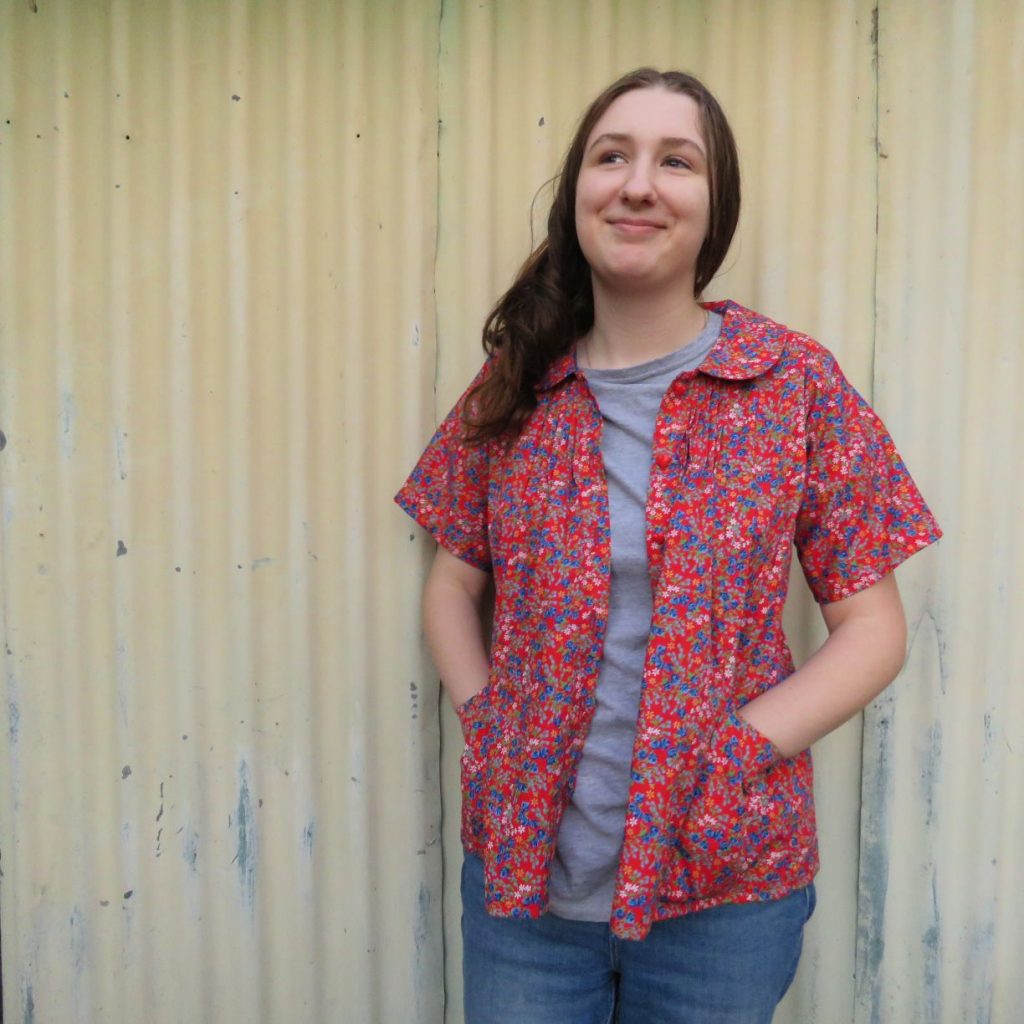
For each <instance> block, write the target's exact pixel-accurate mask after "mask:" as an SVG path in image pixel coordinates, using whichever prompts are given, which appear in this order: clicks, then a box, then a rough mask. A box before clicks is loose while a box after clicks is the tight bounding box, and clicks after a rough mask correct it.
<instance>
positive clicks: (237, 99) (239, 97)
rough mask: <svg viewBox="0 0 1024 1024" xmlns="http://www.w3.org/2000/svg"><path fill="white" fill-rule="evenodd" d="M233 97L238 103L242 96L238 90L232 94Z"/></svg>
mask: <svg viewBox="0 0 1024 1024" xmlns="http://www.w3.org/2000/svg"><path fill="white" fill-rule="evenodd" d="M231 98H232V99H233V100H234V101H235V103H237V102H238V101H239V100H240V99H241V98H242V97H241V96H239V95H238V93H237V92H235V93H232V94H231Z"/></svg>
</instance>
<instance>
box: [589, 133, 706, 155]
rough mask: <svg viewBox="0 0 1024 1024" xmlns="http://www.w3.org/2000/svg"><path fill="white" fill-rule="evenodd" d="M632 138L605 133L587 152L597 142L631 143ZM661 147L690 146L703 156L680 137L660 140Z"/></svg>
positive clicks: (690, 140) (595, 140)
mask: <svg viewBox="0 0 1024 1024" xmlns="http://www.w3.org/2000/svg"><path fill="white" fill-rule="evenodd" d="M632 141H633V136H632V135H627V134H626V133H624V132H605V133H604V134H603V135H598V137H597V138H596V139H594V141H593V142H592V143H591V144H590V145H589V146H588V147H587V151H588V152H589V151H590V150H591V149H593V148H594V147H595V146H596V145H597V144H598V143H599V142H632ZM661 145H662V147H663V148H665V149H679V148H680V147H682V146H692V147H693V148H694V149H695V150H697V152H698V153H700V155H701V156H705V153H704V150H703V149H702V148H701V146H700V145H699V144H698V143H696V142H694V141H693V139H687V138H683V137H682V136H669V137H668V138H664V139H662V140H661Z"/></svg>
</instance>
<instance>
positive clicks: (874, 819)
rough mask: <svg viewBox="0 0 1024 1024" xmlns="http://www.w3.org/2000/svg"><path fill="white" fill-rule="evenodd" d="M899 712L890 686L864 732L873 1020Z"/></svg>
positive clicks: (864, 922) (863, 909)
mask: <svg viewBox="0 0 1024 1024" xmlns="http://www.w3.org/2000/svg"><path fill="white" fill-rule="evenodd" d="M894 717H895V705H894V703H893V697H892V692H891V691H886V692H885V693H883V694H882V696H881V697H880V698H879V699H878V701H877V702H876V713H875V715H874V716H873V718H872V720H871V722H873V726H872V725H871V722H869V723H868V727H867V728H866V729H865V736H864V771H863V782H862V790H861V804H862V807H863V809H864V813H863V817H862V818H861V850H860V852H861V858H860V878H859V880H858V904H859V914H858V918H857V954H856V964H857V967H856V1002H857V1005H858V1006H859V1007H866V1008H870V1014H871V1016H870V1021H871V1024H883V1019H882V1017H881V1014H882V1009H883V1007H882V1000H881V998H880V996H881V993H880V991H879V989H880V986H881V978H882V970H881V969H882V961H883V957H884V955H885V909H886V897H887V894H888V888H889V854H890V848H889V842H888V836H889V805H890V797H891V793H890V783H891V776H892V764H891V760H890V759H891V752H890V742H891V740H890V735H891V732H892V727H893V719H894Z"/></svg>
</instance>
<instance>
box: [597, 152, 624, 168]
mask: <svg viewBox="0 0 1024 1024" xmlns="http://www.w3.org/2000/svg"><path fill="white" fill-rule="evenodd" d="M625 159H626V158H625V157H624V156H623V155H622V153H620V152H619V151H618V150H617V149H609V150H607V151H605V152H604V153H601V154H600V155H599V156H598V158H597V162H598V163H599V164H617V163H620V162H621V161H623V160H625Z"/></svg>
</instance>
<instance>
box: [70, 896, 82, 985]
mask: <svg viewBox="0 0 1024 1024" xmlns="http://www.w3.org/2000/svg"><path fill="white" fill-rule="evenodd" d="M68 931H69V933H70V934H69V937H68V942H69V945H70V948H71V966H72V968H73V969H74V972H75V975H76V978H79V979H80V977H81V974H82V971H83V970H84V967H85V946H86V940H85V918H84V917H83V916H82V912H81V910H79V909H78V907H75V908H74V909H73V910H72V911H71V916H70V917H69V918H68Z"/></svg>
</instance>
